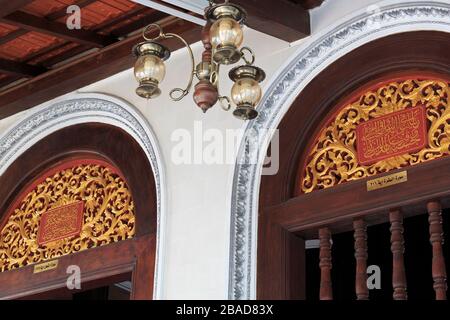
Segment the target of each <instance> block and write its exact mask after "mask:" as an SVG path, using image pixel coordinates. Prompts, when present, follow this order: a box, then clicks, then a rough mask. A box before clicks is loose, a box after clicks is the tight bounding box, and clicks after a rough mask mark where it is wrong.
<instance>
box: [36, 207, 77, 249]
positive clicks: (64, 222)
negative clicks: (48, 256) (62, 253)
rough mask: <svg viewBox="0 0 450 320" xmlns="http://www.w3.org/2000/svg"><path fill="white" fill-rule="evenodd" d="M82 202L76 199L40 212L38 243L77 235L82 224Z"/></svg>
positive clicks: (41, 243)
mask: <svg viewBox="0 0 450 320" xmlns="http://www.w3.org/2000/svg"><path fill="white" fill-rule="evenodd" d="M83 210H84V203H83V202H82V201H78V202H75V203H71V204H68V205H65V206H60V207H57V208H54V209H52V210H49V211H47V212H45V213H43V214H42V216H41V222H40V225H39V235H38V244H39V245H43V244H45V243H49V242H52V241H56V240H61V239H65V238H68V237H72V236H76V235H79V234H80V232H81V228H82V226H83Z"/></svg>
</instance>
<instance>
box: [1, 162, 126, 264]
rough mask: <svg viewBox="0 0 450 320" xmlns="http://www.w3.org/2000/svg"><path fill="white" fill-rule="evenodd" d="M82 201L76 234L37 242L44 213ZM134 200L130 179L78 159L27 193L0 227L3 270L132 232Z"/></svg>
mask: <svg viewBox="0 0 450 320" xmlns="http://www.w3.org/2000/svg"><path fill="white" fill-rule="evenodd" d="M77 201H83V202H84V213H83V226H82V229H81V233H80V234H79V235H76V236H72V237H69V238H65V239H62V240H57V241H53V242H49V243H46V244H43V245H40V246H39V245H38V241H37V239H38V230H39V223H40V218H41V215H42V214H43V213H45V212H47V211H48V210H50V209H53V208H57V207H60V206H63V205H67V204H70V203H74V202H77ZM134 232H135V216H134V203H133V199H132V197H131V193H130V190H129V189H128V186H127V184H126V182H125V181H124V180H123V179H122V178H121V176H120V175H119V174H117V173H116V172H114V171H113V170H112V169H111V168H109V167H107V166H106V165H102V164H79V165H74V166H72V167H69V168H67V169H64V170H60V171H58V172H56V173H54V174H51V175H50V176H48V177H46V178H45V180H43V181H42V182H38V184H37V185H36V186H35V187H34V188H33V189H32V190H31V191H30V192H28V194H26V195H25V196H24V197H23V198H22V199H21V200H20V202H18V205H16V206H15V209H14V211H12V213H11V214H10V216H9V217H8V218H7V221H6V223H5V225H4V226H3V229H2V230H1V232H0V271H1V272H3V271H7V270H12V269H16V268H20V267H23V266H26V265H29V264H33V263H38V262H41V261H45V260H48V259H52V258H56V257H60V256H64V255H68V254H72V253H75V252H79V251H83V250H86V249H89V248H93V247H98V246H103V245H106V244H109V243H113V242H117V241H121V240H125V239H128V238H131V237H133V235H134Z"/></svg>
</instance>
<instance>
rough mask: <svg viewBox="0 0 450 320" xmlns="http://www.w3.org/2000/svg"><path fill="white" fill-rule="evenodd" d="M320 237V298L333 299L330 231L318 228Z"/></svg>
mask: <svg viewBox="0 0 450 320" xmlns="http://www.w3.org/2000/svg"><path fill="white" fill-rule="evenodd" d="M319 239H320V254H319V257H320V262H319V267H320V300H333V287H332V281H331V268H332V262H331V232H330V229H328V228H321V229H319Z"/></svg>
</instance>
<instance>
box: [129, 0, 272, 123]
mask: <svg viewBox="0 0 450 320" xmlns="http://www.w3.org/2000/svg"><path fill="white" fill-rule="evenodd" d="M246 16H247V14H246V12H245V10H244V9H243V8H241V7H240V6H238V5H235V4H232V3H230V2H229V1H228V0H225V1H224V2H223V3H220V4H218V3H216V2H215V1H209V6H208V7H207V8H206V9H205V19H206V21H207V23H206V25H205V27H204V28H203V33H202V42H203V46H204V51H203V54H202V59H201V62H200V63H198V64H197V65H196V64H195V59H194V55H193V52H192V49H191V47H190V46H189V44H188V43H187V42H186V40H184V39H183V38H182V37H181V36H179V35H177V34H174V33H165V32H164V30H163V29H162V27H161V26H160V25H158V24H155V23H153V24H150V25H148V26H147V27H146V28H145V29H144V30H143V33H142V36H143V38H144V41H143V42H141V43H139V44H137V45H136V46H135V47H134V48H133V54H134V56H135V57H136V58H137V60H136V63H135V65H134V75H135V77H136V80H137V81H138V82H139V86H138V88H137V89H136V94H138V95H139V96H140V97H143V98H145V99H153V98H156V97H158V96H159V95H160V94H161V90H160V89H159V85H160V84H161V82H162V81H163V79H164V76H165V73H166V67H165V63H164V61H166V60H167V59H169V57H170V50H169V49H168V48H166V47H165V46H163V45H162V44H160V43H159V41H163V40H165V39H171V38H176V39H178V40H180V41H181V42H183V44H184V45H185V47H186V48H187V50H188V52H189V55H190V60H191V65H192V72H191V74H190V77H189V82H188V85H187V86H186V88H185V89H182V88H175V89H172V90H171V91H170V93H169V96H170V98H171V99H172V100H174V101H180V100H181V99H183V98H184V97H185V96H186V95H187V94H188V93H189V92H190V90H191V89H192V85H193V82H194V76H195V77H196V78H197V79H198V83H197V84H196V85H195V87H194V94H193V97H194V102H195V103H196V104H197V106H198V107H199V108H201V109H202V110H203V112H206V111H207V110H208V109H209V108H211V107H213V106H214V105H215V104H216V103H217V102H219V104H220V105H221V107H222V108H223V109H224V110H226V111H228V110H230V109H231V108H232V104H233V103H234V105H235V106H234V110H233V115H234V116H236V117H237V118H239V119H242V120H251V119H254V118H256V117H257V115H258V111H256V106H257V105H258V103H259V102H260V100H261V96H262V90H261V86H260V82H262V81H263V80H264V79H265V77H266V75H265V73H264V71H263V70H262V69H261V68H258V67H256V66H254V62H255V55H254V53H253V51H252V50H251V49H250V48H248V47H241V45H242V43H243V40H244V35H243V31H242V27H243V25H244V23H245V19H246ZM155 28H156V29H157V30H158V32H159V34H158V35H157V36H156V37H154V38H151V37H149V36H148V34H149V33H150V31H151V30H152V29H153V31H154V29H155ZM240 60H242V61H243V64H242V65H239V66H237V67H234V68H232V69H231V70H230V72H229V77H230V79H231V80H232V81H233V82H234V84H233V87H232V89H231V99H230V98H229V97H228V96H223V95H221V94H220V93H219V74H220V66H221V65H233V64H236V63H238V62H239V61H240Z"/></svg>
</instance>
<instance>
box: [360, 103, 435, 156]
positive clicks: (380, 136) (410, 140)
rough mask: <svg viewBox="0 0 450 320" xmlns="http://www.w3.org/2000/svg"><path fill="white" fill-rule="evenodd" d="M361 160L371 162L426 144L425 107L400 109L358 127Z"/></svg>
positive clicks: (417, 148)
mask: <svg viewBox="0 0 450 320" xmlns="http://www.w3.org/2000/svg"><path fill="white" fill-rule="evenodd" d="M356 136H357V152H358V160H359V163H361V164H364V165H368V164H371V163H374V162H377V161H380V160H383V159H386V158H390V157H394V156H398V155H401V154H405V153H408V152H414V151H417V150H420V149H422V148H424V147H425V145H426V143H427V140H426V139H427V137H426V118H425V108H424V107H421V106H419V107H415V108H410V109H405V110H402V111H397V112H394V113H391V114H388V115H385V116H382V117H379V118H375V119H372V120H369V121H366V122H362V123H360V124H359V125H358V127H357V129H356Z"/></svg>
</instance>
